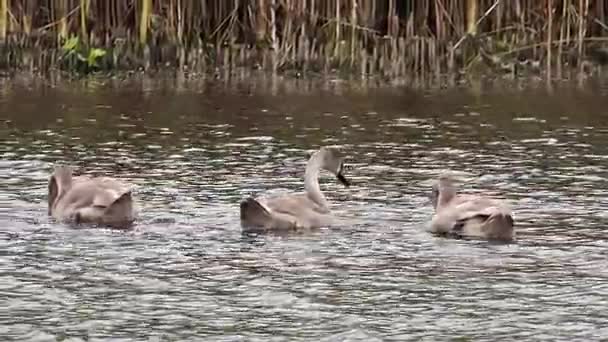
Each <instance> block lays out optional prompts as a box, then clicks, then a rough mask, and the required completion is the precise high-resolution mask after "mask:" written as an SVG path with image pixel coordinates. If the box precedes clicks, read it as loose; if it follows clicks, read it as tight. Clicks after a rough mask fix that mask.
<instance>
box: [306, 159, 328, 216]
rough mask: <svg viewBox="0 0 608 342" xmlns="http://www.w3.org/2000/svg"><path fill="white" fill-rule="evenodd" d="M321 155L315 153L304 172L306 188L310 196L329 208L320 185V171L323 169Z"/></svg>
mask: <svg viewBox="0 0 608 342" xmlns="http://www.w3.org/2000/svg"><path fill="white" fill-rule="evenodd" d="M320 159H321V158H320V156H319V154H318V153H316V154H314V155H313V156H312V157H311V158H310V160H309V161H308V164H307V165H306V172H305V173H304V190H305V191H306V194H307V195H308V197H309V198H310V199H311V200H312V201H313V202H315V203H317V204H318V205H319V206H321V207H322V208H324V209H327V208H328V205H327V200H326V199H325V196H324V195H323V193H322V192H321V188H320V187H319V172H320V170H321V165H320Z"/></svg>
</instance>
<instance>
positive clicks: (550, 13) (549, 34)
mask: <svg viewBox="0 0 608 342" xmlns="http://www.w3.org/2000/svg"><path fill="white" fill-rule="evenodd" d="M547 12H548V13H547V14H548V17H549V19H548V21H549V27H548V29H547V80H551V50H552V45H553V1H552V0H547Z"/></svg>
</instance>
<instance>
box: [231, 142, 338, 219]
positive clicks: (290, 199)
mask: <svg viewBox="0 0 608 342" xmlns="http://www.w3.org/2000/svg"><path fill="white" fill-rule="evenodd" d="M321 170H326V171H329V172H331V173H333V174H334V175H335V176H336V177H337V179H338V180H339V181H340V182H342V183H343V184H344V185H346V186H348V185H349V183H348V181H347V180H346V179H345V178H344V175H343V173H342V172H343V157H342V155H341V154H340V152H339V151H338V150H337V149H335V148H330V147H322V148H321V149H319V151H317V152H315V153H314V154H313V155H312V156H311V157H310V159H309V161H308V164H307V166H306V172H305V174H304V192H303V193H295V194H286V195H281V196H274V197H260V198H247V199H245V200H244V201H242V202H241V204H240V211H241V225H242V227H243V229H245V230H283V231H284V230H296V229H302V228H317V227H321V226H325V225H329V224H331V222H332V218H333V217H332V215H331V213H330V210H329V206H328V203H327V200H326V199H325V196H324V195H323V193H322V192H321V190H320V188H319V181H318V176H319V172H320V171H321Z"/></svg>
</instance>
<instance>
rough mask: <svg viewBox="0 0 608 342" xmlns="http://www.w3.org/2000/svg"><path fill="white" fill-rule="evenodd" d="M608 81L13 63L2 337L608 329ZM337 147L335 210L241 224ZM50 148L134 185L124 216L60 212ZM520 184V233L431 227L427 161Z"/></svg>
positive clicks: (2, 168) (61, 158)
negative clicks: (260, 79)
mask: <svg viewBox="0 0 608 342" xmlns="http://www.w3.org/2000/svg"><path fill="white" fill-rule="evenodd" d="M607 95H608V88H606V87H602V86H599V87H597V88H595V89H592V90H579V89H574V88H570V87H568V86H563V87H561V88H559V89H554V90H553V92H547V91H546V90H541V89H535V88H533V87H530V88H525V89H523V90H522V89H518V88H517V87H515V86H512V85H506V86H504V87H498V86H494V87H491V88H489V89H485V88H480V89H468V88H467V89H453V90H437V91H432V92H431V91H429V92H413V91H408V90H405V89H399V88H393V89H379V88H375V89H374V88H370V89H368V88H358V87H355V86H350V85H348V84H342V83H339V82H328V83H323V84H321V85H319V84H316V83H314V82H312V83H309V82H303V81H291V83H289V82H285V83H281V82H279V83H272V84H270V85H268V84H259V83H255V82H252V83H240V84H232V83H231V84H227V83H216V82H213V81H208V82H202V81H198V82H195V81H191V82H188V81H184V80H182V81H181V82H175V81H172V80H164V79H163V80H157V81H152V80H143V81H141V80H139V81H120V80H114V81H112V82H105V83H104V82H101V81H98V82H88V83H86V82H76V83H67V84H65V85H61V86H50V85H48V84H45V83H39V82H30V83H28V82H14V81H9V80H4V81H1V82H0V113H1V114H0V124H1V128H0V137H1V138H2V143H1V145H0V154H1V155H2V161H1V162H0V180H1V182H0V214H1V216H0V227H2V228H0V229H1V230H0V234H1V235H0V251H1V252H0V259H1V263H0V275H1V276H0V295H1V297H2V302H3V304H2V307H3V309H2V310H0V336H2V340H5V341H6V340H37V341H46V340H65V339H70V338H71V339H72V340H78V339H81V340H107V339H122V340H149V339H152V340H163V341H164V340H186V339H188V340H193V339H200V340H205V341H210V340H246V341H249V340H260V341H268V340H277V341H278V340H289V341H294V340H308V341H319V340H321V341H345V340H349V341H352V340H365V341H374V340H414V341H419V340H425V341H437V340H450V339H452V338H454V339H459V340H475V341H481V340H488V341H494V340H506V339H509V340H515V339H520V340H535V341H538V340H547V341H555V340H567V341H576V340H578V341H590V340H599V339H601V338H607V337H608V267H607V266H608V249H607V248H608V242H607V238H608V230H607V229H608V228H607V223H608V214H607V211H606V210H607V208H608V194H607V189H608V182H607V180H606V176H607V172H608V110H607V109H606V108H608V100H607V97H606V96H607ZM334 144H335V145H341V146H343V148H344V150H345V151H346V152H347V153H348V155H349V160H348V162H349V165H350V168H349V170H348V175H349V176H350V178H351V180H352V182H353V183H354V184H353V186H352V187H351V188H349V189H345V188H343V187H341V186H340V185H339V184H337V183H336V182H335V181H334V180H333V179H331V178H330V177H326V178H324V179H323V180H322V187H323V188H324V189H326V191H327V194H328V196H329V197H330V198H331V200H332V206H333V208H334V212H335V213H336V214H337V215H339V216H340V217H343V218H344V220H343V221H342V222H341V223H340V224H339V225H336V226H334V227H328V228H323V229H319V230H315V231H312V232H306V233H294V234H289V235H273V234H267V235H259V236H251V235H244V234H242V233H241V228H240V225H239V220H238V203H239V201H240V200H241V199H242V198H244V197H245V196H248V195H250V194H259V193H261V192H263V191H266V190H273V191H281V190H299V189H301V186H302V175H303V169H304V166H305V163H306V159H307V156H308V154H309V153H310V152H311V151H313V150H314V149H316V148H318V147H319V146H321V145H334ZM55 162H63V163H70V164H73V165H77V166H79V167H80V168H81V169H80V170H81V171H82V172H83V173H86V174H91V175H101V174H111V175H115V176H118V177H120V178H122V179H126V180H128V181H131V182H133V183H134V184H136V186H137V190H136V196H137V199H138V201H139V209H140V217H139V219H138V221H137V224H136V227H135V228H134V229H133V230H131V231H126V232H125V231H116V230H109V229H93V228H88V229H87V228H82V229H75V228H73V227H70V226H67V225H63V224H58V223H55V222H53V221H52V220H50V219H49V218H48V217H47V215H46V204H45V203H46V202H45V201H46V185H47V183H46V182H47V179H48V177H49V174H50V172H51V170H52V165H53V163H55ZM446 169H451V170H456V171H458V172H460V174H461V175H462V176H463V177H464V178H465V179H466V180H468V182H467V183H466V186H465V190H466V191H468V192H477V191H491V192H493V193H497V194H499V195H501V196H503V197H504V198H506V199H508V200H509V201H511V203H512V205H513V207H514V210H515V220H516V224H517V232H518V241H517V242H516V243H512V244H491V243H487V242H479V241H466V240H450V239H444V238H440V237H435V236H433V235H430V234H429V233H427V232H426V231H425V228H426V224H427V223H428V221H429V219H430V216H431V207H430V202H429V199H428V194H429V189H430V185H431V183H432V181H433V179H434V178H435V177H436V176H437V175H438V174H439V173H440V172H442V171H444V170H446Z"/></svg>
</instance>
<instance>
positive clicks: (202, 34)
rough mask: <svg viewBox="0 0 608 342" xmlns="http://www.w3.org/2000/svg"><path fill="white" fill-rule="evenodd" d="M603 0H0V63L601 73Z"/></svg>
mask: <svg viewBox="0 0 608 342" xmlns="http://www.w3.org/2000/svg"><path fill="white" fill-rule="evenodd" d="M607 14H608V1H606V0H541V1H537V0H433V1H431V0H201V1H194V0H193V1H188V0H162V1H161V0H53V1H51V0H21V1H16V0H0V70H2V69H4V70H8V71H12V70H29V71H33V72H44V71H48V70H55V69H63V70H68V71H74V72H79V73H80V72H82V73H88V72H91V71H98V70H101V71H113V70H141V69H145V70H148V69H161V68H166V67H170V68H179V69H182V70H187V71H189V72H200V73H208V72H215V73H218V72H221V71H222V70H223V71H225V70H228V72H230V70H236V69H238V68H245V69H264V70H269V71H271V72H275V73H293V74H295V75H306V73H309V72H310V73H312V72H314V73H346V74H350V75H353V74H356V75H361V76H368V75H380V76H382V77H386V78H390V79H397V78H421V79H433V78H435V79H439V78H441V77H443V76H445V75H452V76H458V75H462V74H470V73H479V72H481V73H488V72H489V73H495V74H496V73H498V74H512V75H519V74H522V73H524V74H526V73H538V74H543V75H546V76H547V78H563V77H565V76H568V75H571V74H572V72H576V73H577V74H579V75H581V74H589V73H596V72H601V66H602V65H604V64H608V20H607Z"/></svg>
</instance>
